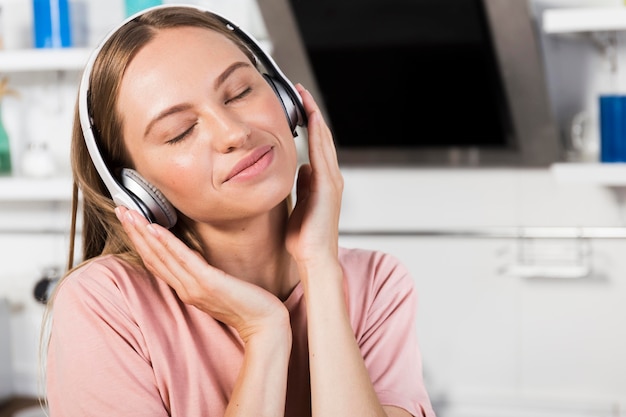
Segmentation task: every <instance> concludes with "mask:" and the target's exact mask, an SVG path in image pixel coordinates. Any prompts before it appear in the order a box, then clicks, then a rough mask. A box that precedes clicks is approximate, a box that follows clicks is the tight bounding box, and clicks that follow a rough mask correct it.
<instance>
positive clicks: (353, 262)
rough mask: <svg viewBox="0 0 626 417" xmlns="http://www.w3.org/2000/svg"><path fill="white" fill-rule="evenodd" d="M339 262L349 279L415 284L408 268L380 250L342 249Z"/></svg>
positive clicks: (394, 257)
mask: <svg viewBox="0 0 626 417" xmlns="http://www.w3.org/2000/svg"><path fill="white" fill-rule="evenodd" d="M339 262H340V263H341V266H342V268H343V270H344V274H345V275H346V276H347V277H352V278H356V279H359V276H360V277H361V279H362V277H363V276H369V277H370V278H372V279H375V280H383V281H384V280H388V279H394V280H400V281H407V282H411V283H412V282H413V280H412V279H411V276H410V273H409V271H408V269H407V268H406V266H405V265H404V264H403V263H402V262H401V261H400V260H399V259H398V258H397V257H396V256H394V255H392V254H390V253H386V252H382V251H378V250H370V249H360V248H343V247H342V248H340V249H339Z"/></svg>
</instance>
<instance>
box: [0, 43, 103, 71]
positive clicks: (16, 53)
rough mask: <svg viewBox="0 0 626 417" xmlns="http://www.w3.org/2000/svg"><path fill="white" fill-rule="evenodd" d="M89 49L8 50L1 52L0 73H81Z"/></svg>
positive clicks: (89, 51)
mask: <svg viewBox="0 0 626 417" xmlns="http://www.w3.org/2000/svg"><path fill="white" fill-rule="evenodd" d="M90 53H91V49H89V48H58V49H54V48H49V49H44V48H42V49H13V50H10V49H7V50H3V51H0V73H3V72H5V73H6V72H32V71H80V70H82V69H83V66H84V65H85V63H86V62H87V59H88V58H89V54H90Z"/></svg>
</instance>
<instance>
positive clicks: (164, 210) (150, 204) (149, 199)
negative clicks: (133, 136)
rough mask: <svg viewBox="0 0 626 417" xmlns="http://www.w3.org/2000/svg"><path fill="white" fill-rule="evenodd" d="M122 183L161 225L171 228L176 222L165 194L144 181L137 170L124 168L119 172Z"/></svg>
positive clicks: (173, 211)
mask: <svg viewBox="0 0 626 417" xmlns="http://www.w3.org/2000/svg"><path fill="white" fill-rule="evenodd" d="M121 179H122V185H123V186H124V188H126V190H127V191H129V193H130V194H131V195H132V196H134V197H135V198H136V199H138V200H139V201H140V202H141V203H143V205H144V206H145V208H146V209H147V210H148V211H149V214H150V215H151V217H152V219H153V220H154V221H156V223H158V224H160V225H161V226H163V227H166V228H168V229H169V228H171V227H172V226H174V225H175V224H176V220H177V216H176V210H175V209H174V207H173V206H172V205H171V204H170V202H169V201H167V199H166V198H165V196H164V195H163V194H162V193H161V192H160V191H159V190H158V189H157V188H156V187H155V186H154V185H152V184H150V183H149V182H148V181H146V179H145V178H143V177H142V176H141V175H139V173H138V172H137V171H135V170H134V169H130V168H124V169H122V172H121Z"/></svg>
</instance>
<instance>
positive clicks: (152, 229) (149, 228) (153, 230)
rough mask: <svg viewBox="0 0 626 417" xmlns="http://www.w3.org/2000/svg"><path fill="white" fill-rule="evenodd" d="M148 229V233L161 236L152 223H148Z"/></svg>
mask: <svg viewBox="0 0 626 417" xmlns="http://www.w3.org/2000/svg"><path fill="white" fill-rule="evenodd" d="M146 229H148V232H150V233H152V234H153V235H154V236H159V231H158V230H157V228H156V227H154V226H153V225H152V223H148V225H147V226H146Z"/></svg>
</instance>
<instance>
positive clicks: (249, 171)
mask: <svg viewBox="0 0 626 417" xmlns="http://www.w3.org/2000/svg"><path fill="white" fill-rule="evenodd" d="M273 149H274V148H273V147H272V146H270V145H268V146H262V147H260V148H257V149H255V150H254V151H253V152H252V153H251V154H250V155H248V156H246V157H245V158H243V159H242V160H240V161H239V162H238V163H237V164H236V165H235V167H234V168H233V169H232V170H231V171H230V173H229V174H228V176H227V177H226V180H225V181H224V182H227V181H230V180H232V179H233V178H235V177H237V178H244V177H246V178H247V177H252V176H254V175H256V174H257V173H259V172H261V171H262V170H263V169H265V167H266V166H267V165H269V160H267V158H266V156H269V155H268V154H270V152H271V151H272V150H273ZM261 162H265V163H263V164H261Z"/></svg>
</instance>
